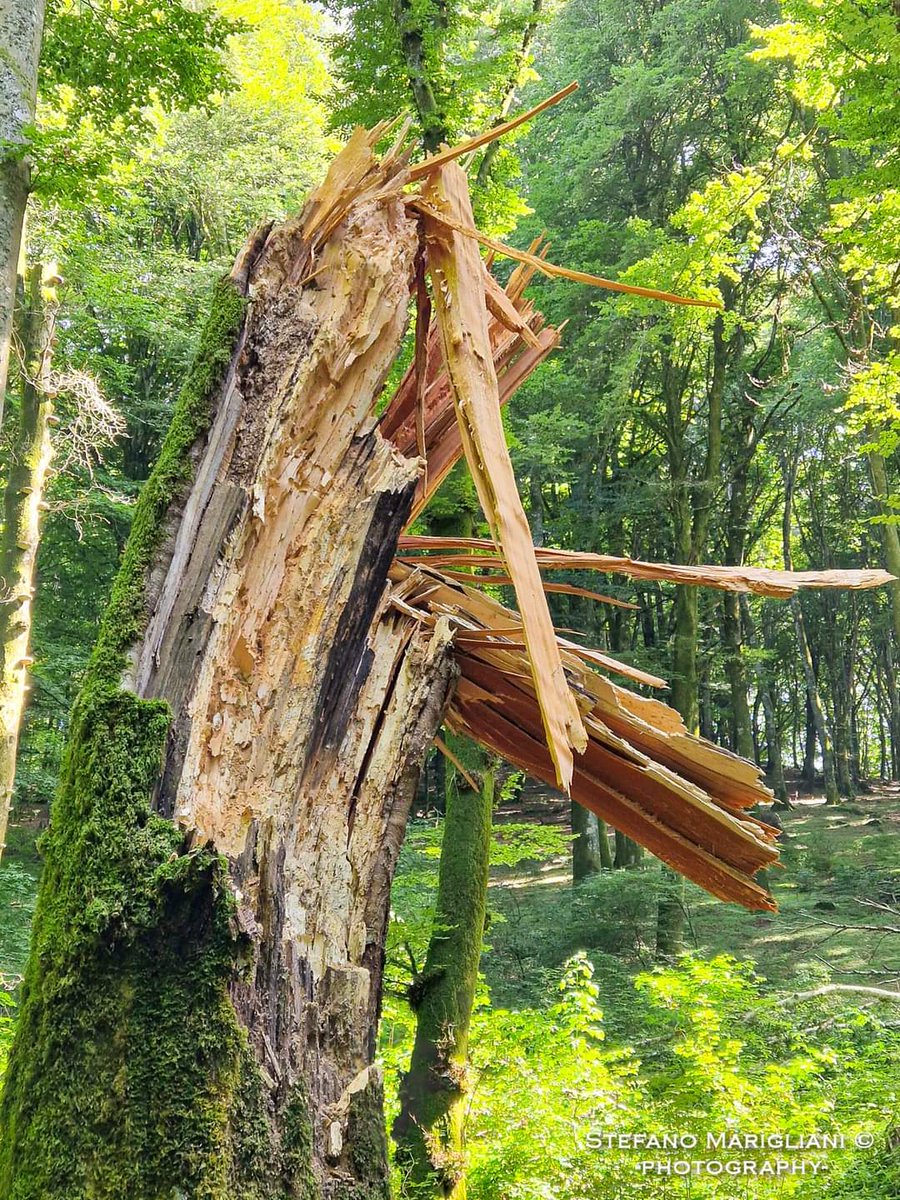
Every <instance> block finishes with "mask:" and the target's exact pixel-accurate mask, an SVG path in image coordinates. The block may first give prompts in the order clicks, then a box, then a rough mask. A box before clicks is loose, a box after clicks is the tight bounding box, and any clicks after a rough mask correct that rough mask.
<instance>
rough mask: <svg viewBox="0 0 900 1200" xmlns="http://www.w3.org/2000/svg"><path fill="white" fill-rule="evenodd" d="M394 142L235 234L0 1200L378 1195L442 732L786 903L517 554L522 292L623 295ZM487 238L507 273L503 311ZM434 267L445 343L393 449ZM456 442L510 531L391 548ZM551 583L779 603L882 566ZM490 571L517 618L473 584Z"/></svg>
mask: <svg viewBox="0 0 900 1200" xmlns="http://www.w3.org/2000/svg"><path fill="white" fill-rule="evenodd" d="M558 98H559V97H554V98H552V99H554V100H555V99H558ZM548 103H549V102H548ZM521 119H523V118H520V119H519V120H521ZM510 124H514V123H510ZM504 128H508V126H506V127H500V129H499V130H497V131H493V132H492V134H491V135H487V136H496V135H497V134H498V133H502V132H503V130H504ZM388 132H389V131H388V128H387V127H385V126H378V127H376V128H375V129H374V130H372V131H371V132H370V133H368V134H366V133H365V132H364V131H362V130H358V131H357V132H356V133H355V134H354V135H353V137H352V138H351V140H350V142H349V143H348V145H347V147H346V148H345V150H344V151H343V152H342V153H341V154H340V155H339V156H338V158H337V159H336V160H335V162H334V163H333V165H332V167H331V170H330V172H329V174H328V177H327V178H326V180H325V182H324V183H323V185H322V186H321V187H320V188H319V190H318V191H317V192H316V193H315V194H314V195H313V196H312V198H311V199H310V201H309V202H308V204H307V206H306V208H305V209H304V212H303V214H302V215H301V216H300V217H299V218H297V219H294V220H291V221H288V222H286V223H284V224H282V225H278V226H274V227H263V228H261V229H260V230H258V231H257V232H256V233H255V234H254V235H253V236H252V237H251V238H250V240H249V242H248V243H247V245H246V247H245V248H244V250H243V251H242V253H241V254H240V256H239V258H238V261H237V263H236V264H235V267H234V269H233V271H232V272H231V274H230V275H229V276H228V277H227V278H225V279H224V280H222V282H221V283H220V285H219V287H218V289H217V291H216V295H215V298H214V303H213V307H212V311H211V314H210V317H209V320H208V322H207V325H206V328H205V331H204V334H203V338H202V340H201V346H200V350H199V353H198V357H197V360H196V362H195V365H194V367H193V368H192V370H191V372H190V374H189V375H188V377H187V379H186V381H185V384H184V388H183V391H182V394H181V398H180V400H179V403H178V406H177V409H176V412H175V414H174V416H173V421H172V425H171V428H170V430H169V433H168V435H167V438H166V441H165V444H164V446H163V450H162V453H161V455H160V458H159V460H158V462H157V465H156V468H155V470H154V473H153V475H152V476H151V478H150V480H149V481H148V483H147V485H146V486H145V488H144V490H143V492H142V495H141V499H140V503H139V506H138V510H137V513H136V516H135V521H134V525H133V528H132V533H131V537H130V540H129V543H128V547H127V550H126V553H125V556H124V559H123V562H122V566H121V569H120V572H119V576H118V578H117V580H116V583H115V586H114V589H113V593H112V598H111V601H110V605H109V608H108V610H107V612H106V615H105V617H104V620H103V623H102V626H101V629H100V632H99V637H98V641H97V645H96V647H95V651H94V655H93V659H92V662H91V666H90V669H89V672H88V676H87V679H86V681H85V684H84V687H83V689H82V691H81V694H80V696H79V698H78V700H77V702H76V705H75V708H74V711H73V714H72V722H71V730H70V738H69V744H68V749H67V752H66V759H65V763H64V768H63V774H62V780H61V786H60V791H59V795H58V798H57V801H56V804H55V806H54V810H53V816H52V823H51V828H50V831H49V833H48V835H47V838H46V839H45V846H44V851H45V857H46V866H45V871H44V876H43V879H42V883H41V892H40V897H39V901H38V911H37V914H36V918H35V929H34V940H33V945H32V953H31V958H30V962H29V965H28V969H27V973H26V978H25V981H24V984H23V988H22V996H21V1010H20V1019H19V1024H18V1028H17V1034H16V1040H15V1043H14V1045H13V1048H12V1051H11V1055H10V1060H9V1067H8V1071H7V1075H6V1077H5V1081H4V1089H3V1095H2V1100H0V1197H3V1200H7V1198H9V1200H13V1198H14V1200H37V1198H38V1197H40V1198H41V1200H62V1198H63V1197H65V1198H66V1200H72V1197H73V1196H85V1197H86V1196H91V1195H116V1196H125V1195H127V1196H129V1197H134V1198H136V1200H139V1198H143V1197H147V1198H148V1200H149V1198H151V1197H152V1198H153V1200H157V1198H161V1197H163V1196H165V1197H169V1196H172V1195H176V1194H177V1195H183V1196H190V1197H201V1196H205V1197H210V1198H212V1197H215V1198H216V1200H219V1198H222V1200H224V1198H226V1197H227V1198H231V1197H235V1198H236V1197H268V1196H272V1197H287V1196H304V1197H310V1198H312V1197H318V1196H321V1197H323V1198H325V1197H349V1196H352V1197H355V1198H357V1200H365V1198H368V1197H372V1196H385V1195H386V1194H387V1162H386V1146H385V1134H384V1119H383V1111H382V1101H381V1083H380V1078H379V1072H378V1068H377V1066H376V1064H375V1062H374V1040H375V1032H376V1028H377V1020H378V1013H379V1005H380V987H381V977H382V970H383V959H384V944H385V927H386V922H387V914H388V902H389V888H390V882H391V875H392V872H393V868H394V865H395V862H396V858H397V854H398V851H399V846H400V841H401V838H402V835H403V829H404V825H405V821H406V815H407V812H408V808H409V804H410V801H411V798H412V793H413V790H414V787H415V783H416V778H417V774H418V769H419V765H420V763H421V761H422V759H423V757H424V754H425V751H426V749H427V748H428V746H429V744H430V742H431V740H432V738H433V736H434V734H435V731H436V729H437V727H438V724H439V722H440V720H441V719H442V717H443V718H444V719H445V720H446V721H447V722H448V723H449V724H450V725H451V726H452V727H453V728H454V729H455V730H456V731H458V732H461V733H465V734H467V735H468V736H470V737H473V738H475V739H476V740H477V741H479V742H481V743H482V744H483V745H485V746H486V747H488V748H489V749H491V750H493V751H495V752H497V753H500V754H503V755H505V756H506V757H507V758H508V759H509V760H510V761H512V762H513V763H514V764H516V765H517V766H519V767H520V768H522V769H526V770H528V771H529V772H531V773H532V774H534V775H536V776H537V777H539V778H543V779H546V780H548V781H551V782H553V783H556V784H558V785H559V786H561V787H564V788H566V789H568V790H570V791H571V794H572V796H573V797H574V798H575V799H578V800H579V801H580V802H581V803H583V804H584V805H585V806H586V807H588V808H590V809H591V810H592V811H594V812H595V813H597V814H598V816H601V817H602V818H603V819H605V820H609V821H610V822H611V823H612V824H613V825H614V827H616V828H617V829H621V830H622V831H623V832H625V833H627V834H628V835H629V836H631V837H633V838H635V839H636V840H639V841H641V842H642V843H643V844H644V845H646V846H647V847H648V848H649V849H651V850H652V851H653V853H655V854H657V855H658V856H659V857H661V858H662V859H663V860H664V861H665V862H667V863H668V864H669V865H670V866H672V867H673V868H674V869H676V870H678V871H679V872H681V873H683V874H685V875H687V876H689V877H690V878H692V879H694V880H696V881H697V882H698V883H700V884H702V885H703V886H705V887H706V888H707V889H708V890H710V891H711V892H712V893H713V894H715V895H717V896H719V897H721V898H722V899H730V900H734V901H737V902H739V903H742V904H744V905H746V906H748V907H751V908H770V907H771V906H772V900H771V897H770V896H769V894H768V892H767V891H766V889H765V888H764V887H762V886H761V885H760V884H759V883H758V882H757V881H756V880H755V878H754V876H755V874H756V872H757V871H759V870H760V869H762V868H764V867H766V866H768V865H769V864H771V863H772V862H773V861H774V860H775V859H776V857H777V851H776V849H775V847H774V841H775V831H774V830H772V829H770V828H769V827H768V826H766V825H765V824H764V823H762V822H760V821H759V820H757V819H755V818H753V817H751V816H749V815H747V813H746V809H747V808H748V807H750V806H751V805H752V804H754V803H756V802H758V801H759V800H760V799H761V798H764V797H765V796H766V795H767V793H766V791H765V789H764V787H763V786H762V784H761V781H760V775H759V772H758V770H757V769H756V768H755V767H754V766H753V765H752V764H750V763H746V762H744V761H742V760H739V759H737V758H735V757H734V756H733V755H731V754H729V753H727V752H725V751H722V750H720V749H718V748H716V747H714V746H713V745H711V744H710V743H707V742H704V741H703V740H702V739H700V738H698V737H695V736H694V735H692V734H691V733H690V732H689V731H688V730H686V728H685V727H684V725H683V723H682V722H681V721H680V719H679V717H678V715H677V713H675V712H674V711H673V710H672V709H669V708H667V707H666V706H665V705H664V704H662V703H660V702H659V701H656V700H650V699H647V698H645V697H642V696H639V695H637V694H636V693H634V692H631V691H629V690H628V689H626V688H624V687H620V686H618V685H616V684H613V683H612V682H611V681H610V680H609V679H608V678H607V677H606V675H605V674H600V673H599V672H598V671H596V670H595V669H594V668H595V667H600V668H601V670H603V671H604V672H612V673H618V674H620V675H624V676H626V677H630V678H632V679H634V680H636V681H637V682H639V683H642V684H645V685H650V686H652V685H654V684H658V683H659V682H661V681H659V680H657V679H654V678H653V677H651V676H648V675H646V673H644V672H640V671H637V670H636V669H635V668H632V667H629V666H627V665H626V664H623V663H620V662H618V661H617V660H615V659H614V658H612V657H610V656H609V655H606V654H603V653H601V652H597V651H591V650H587V649H585V648H583V647H579V646H575V645H574V643H571V642H568V641H567V640H566V639H565V638H564V637H563V636H562V635H560V634H559V633H557V632H556V631H554V629H553V626H552V624H551V622H550V618H549V611H548V608H547V603H546V598H545V596H544V591H543V585H542V577H541V575H540V572H541V571H542V570H547V569H553V568H554V567H556V566H558V565H559V563H560V561H561V558H560V552H557V551H548V550H541V549H538V550H535V549H534V548H533V547H532V545H531V541H530V537H529V535H528V530H527V524H526V523H525V520H524V513H523V511H522V507H521V501H520V500H519V497H518V493H517V491H516V489H515V485H514V482H513V480H512V472H511V467H510V463H509V455H508V451H507V449H506V445H505V441H504V439H503V433H502V426H501V424H500V405H501V403H502V402H503V401H505V400H506V399H508V398H509V396H510V395H511V394H512V393H513V392H514V391H515V388H516V386H517V385H518V384H519V383H520V382H521V381H522V379H523V378H525V377H527V375H528V373H529V372H530V371H531V370H532V369H533V367H534V366H535V365H536V364H537V363H539V362H540V361H541V360H542V359H543V358H544V357H546V355H547V354H548V353H549V352H550V351H551V350H552V349H553V347H554V346H555V345H556V344H558V341H559V332H558V331H557V330H555V329H552V328H550V327H545V326H544V324H543V320H542V318H541V317H540V314H538V313H537V312H536V311H535V310H534V309H533V306H532V305H530V303H529V302H528V301H527V300H526V299H525V298H524V296H523V294H522V289H523V288H524V286H525V284H526V283H527V281H528V278H529V277H530V274H531V273H532V272H533V271H534V270H536V269H541V270H544V271H545V272H548V273H551V274H557V275H560V274H561V275H567V276H569V277H571V278H577V279H581V280H582V282H585V283H587V284H595V285H599V286H605V287H609V286H612V287H619V288H621V287H623V286H625V287H627V286H628V285H618V284H610V283H609V282H608V281H605V280H602V279H598V278H596V277H593V276H590V275H586V274H581V273H578V272H574V273H573V272H570V271H566V270H565V269H564V268H559V267H555V266H551V265H550V264H548V263H547V262H546V261H545V260H544V259H543V258H541V257H539V256H537V255H535V254H532V253H526V252H521V251H513V250H511V249H509V248H506V247H503V246H502V244H498V243H496V242H493V241H492V240H491V239H489V238H484V236H483V235H481V234H480V233H479V232H478V231H477V229H476V228H475V226H474V221H473V219H472V213H471V207H470V204H469V201H468V195H467V192H466V185H465V176H464V174H463V173H462V171H461V170H460V169H459V168H458V167H457V166H456V165H455V164H454V163H453V162H452V160H453V159H454V158H455V157H458V156H459V155H461V154H462V153H468V152H471V150H472V149H475V148H477V147H478V146H479V145H483V144H484V143H485V141H486V138H485V137H483V138H475V139H472V141H470V142H468V143H466V144H464V145H463V146H461V147H458V148H456V149H455V150H453V151H447V152H442V153H439V154H437V155H436V156H434V157H433V158H431V159H428V160H426V161H425V162H424V163H421V164H418V165H416V166H413V167H410V166H409V165H408V160H409V152H408V151H407V150H405V149H404V148H403V144H402V138H401V139H400V140H399V141H398V143H397V144H396V145H395V146H394V147H393V148H392V149H391V150H390V151H388V152H387V153H386V154H385V155H384V157H382V158H377V157H376V156H375V154H374V151H373V147H374V145H375V144H376V143H378V142H379V141H381V140H382V139H383V138H385V137H386V136H387V134H388ZM417 183H421V188H420V189H419V190H416V189H413V190H410V185H411V184H412V185H415V184H417ZM423 239H424V248H425V249H424V255H423V253H422V252H421V251H420V247H421V245H422V242H423ZM479 241H486V242H487V243H488V245H491V246H493V248H494V250H495V251H496V252H498V253H508V254H511V255H512V256H513V257H518V258H519V259H520V260H522V261H521V265H520V267H519V268H517V270H516V271H514V272H513V276H512V277H511V279H510V281H509V283H508V284H507V287H506V289H502V288H501V287H500V285H499V284H498V283H496V281H495V280H494V279H493V277H492V276H491V275H490V273H489V271H488V270H487V268H486V267H485V264H484V262H483V260H482V259H481V258H480V256H479V253H478V249H477V243H478V242H479ZM423 266H424V267H425V268H427V271H428V273H429V275H430V279H431V290H432V295H433V297H434V301H435V310H436V315H435V321H434V322H433V323H432V324H431V326H430V327H429V326H428V325H427V324H425V323H423V324H422V326H421V328H420V336H419V351H420V352H419V355H418V356H417V359H418V361H417V362H414V364H413V366H412V368H411V371H410V373H409V374H408V376H407V378H406V379H405V380H404V382H403V383H402V384H401V386H400V388H399V389H398V391H397V392H396V394H395V395H394V396H393V397H392V398H391V400H390V403H389V405H388V408H387V410H386V412H385V414H384V416H383V418H382V420H381V423H380V424H379V421H378V419H377V418H376V415H375V406H376V401H377V400H378V398H379V396H380V393H381V391H382V387H383V384H384V381H385V378H386V377H387V373H388V370H389V368H390V366H391V364H392V362H393V360H394V358H395V356H396V354H397V353H398V351H399V348H400V344H401V338H402V335H403V331H404V328H405V324H406V318H407V309H408V300H409V297H410V294H411V289H412V288H413V287H414V286H416V282H417V281H420V280H421V276H422V270H423ZM632 290H637V291H639V293H640V294H643V295H648V296H650V295H652V296H656V297H657V298H659V299H663V300H669V301H680V302H683V303H696V302H697V301H694V300H693V299H692V298H679V297H675V296H672V295H667V294H665V293H655V292H652V291H651V290H650V289H646V288H637V289H632ZM438 347H439V352H436V353H431V352H430V350H431V348H435V349H436V350H437V348H438ZM463 453H465V456H466V459H467V461H468V464H469V467H470V470H471V471H472V473H473V477H474V479H475V482H476V485H477V488H478V492H479V497H480V499H481V503H482V506H483V508H484V510H485V516H486V518H487V520H488V522H489V525H490V527H491V531H492V540H491V541H488V542H479V541H478V540H477V539H474V540H473V539H462V540H460V539H456V540H454V539H428V538H424V539H423V538H414V537H409V536H406V535H403V530H404V528H405V526H406V525H407V524H408V522H409V520H410V519H411V518H412V517H413V516H414V515H415V514H416V513H417V512H420V511H421V510H422V508H423V507H424V506H425V504H427V501H428V499H429V497H430V495H431V494H433V490H434V488H435V487H436V486H438V484H439V482H440V480H441V479H442V478H444V477H445V476H446V473H447V471H448V470H449V469H450V468H451V467H452V465H453V464H454V462H456V461H457V460H458V459H459V458H460V457H461V456H462V454H463ZM423 460H424V461H423ZM562 561H564V562H565V563H567V564H570V565H571V566H572V567H573V568H574V569H582V568H587V569H599V570H608V571H613V572H616V571H618V572H624V573H626V574H628V575H630V576H632V577H637V578H649V579H670V580H676V581H678V582H680V583H684V584H691V585H702V584H708V585H710V586H713V587H720V588H726V589H735V588H736V589H738V590H751V591H757V592H761V593H763V594H770V595H790V594H792V592H793V591H794V590H795V589H796V588H797V587H799V586H826V587H832V586H854V587H867V586H872V585H874V584H877V583H880V582H883V581H884V580H885V578H886V577H885V575H884V573H883V572H865V571H859V572H831V573H824V574H815V573H811V574H809V573H808V574H806V575H798V576H793V575H790V574H787V573H784V572H771V571H764V570H753V569H751V568H745V567H741V568H717V567H709V566H676V567H667V566H665V565H662V564H655V563H646V562H636V561H633V560H630V559H621V558H615V557H610V556H602V555H583V556H579V555H573V554H562ZM472 565H475V566H486V567H487V568H488V570H489V574H486V575H478V576H471V577H467V578H470V579H471V583H469V582H463V581H461V580H460V579H459V571H458V570H456V569H455V567H458V566H472ZM442 567H446V568H447V569H448V573H447V574H444V573H442ZM498 579H499V580H500V581H503V582H509V583H511V584H512V585H513V586H514V588H515V591H516V596H517V601H518V606H519V611H518V612H514V611H512V610H510V609H507V608H505V607H503V606H502V605H500V604H499V603H498V602H497V601H496V600H494V599H493V598H492V597H491V596H490V595H488V594H486V593H485V592H483V591H482V590H480V589H481V587H484V586H485V585H487V586H488V587H491V586H494V585H495V584H496V583H497V581H498ZM547 586H548V587H552V586H553V585H551V584H548V585H547Z"/></svg>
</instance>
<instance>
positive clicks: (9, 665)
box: [0, 266, 59, 856]
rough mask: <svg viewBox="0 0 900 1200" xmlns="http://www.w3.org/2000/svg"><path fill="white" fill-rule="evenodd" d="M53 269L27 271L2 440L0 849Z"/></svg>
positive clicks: (18, 683)
mask: <svg viewBox="0 0 900 1200" xmlns="http://www.w3.org/2000/svg"><path fill="white" fill-rule="evenodd" d="M57 282H58V281H57V279H56V271H55V269H54V268H48V269H47V270H46V271H45V270H44V269H42V268H41V267H40V266H35V267H33V268H32V269H31V270H30V271H29V273H28V280H27V303H26V308H25V310H24V312H23V314H22V315H23V319H22V322H21V329H22V359H23V363H22V366H23V369H22V372H21V376H22V384H21V400H20V405H19V409H18V412H15V413H9V414H8V416H9V417H10V418H11V419H14V420H15V429H14V431H13V434H12V437H11V439H10V449H9V456H10V461H9V469H8V473H7V479H6V488H5V491H4V496H3V533H2V538H0V856H2V853H3V846H4V842H5V838H6V826H7V820H8V818H9V809H10V804H11V802H12V793H13V784H14V783H15V778H16V750H17V747H18V743H19V727H20V725H21V722H22V708H23V705H24V703H25V692H26V689H27V682H28V666H29V663H30V662H31V659H30V657H29V642H30V639H31V598H32V595H33V593H34V568H35V562H36V559H37V551H38V544H39V541H40V520H41V503H42V499H43V495H44V486H45V483H46V480H47V474H48V471H49V468H50V459H51V457H52V453H53V448H52V445H51V442H50V419H51V415H52V409H53V404H52V400H51V396H50V362H51V357H52V354H53V331H54V325H55V322H56V312H57V309H58V307H59V305H58V301H57V298H56V291H55V284H56V283H57Z"/></svg>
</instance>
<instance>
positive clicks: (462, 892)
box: [393, 771, 494, 1200]
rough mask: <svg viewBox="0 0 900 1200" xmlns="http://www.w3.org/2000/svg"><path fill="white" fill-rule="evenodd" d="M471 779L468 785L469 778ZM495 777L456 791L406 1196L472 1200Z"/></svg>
mask: <svg viewBox="0 0 900 1200" xmlns="http://www.w3.org/2000/svg"><path fill="white" fill-rule="evenodd" d="M462 782H463V781H462V780H460V783H461V784H462ZM493 799H494V796H493V773H492V772H490V771H489V772H487V773H486V775H485V779H484V785H483V787H482V789H481V791H474V790H472V789H470V788H466V787H465V786H460V788H459V789H458V790H456V789H454V790H453V792H452V793H451V794H448V797H447V815H446V818H445V822H444V839H443V848H442V851H441V865H440V872H439V877H438V893H437V903H436V906H435V913H434V932H433V933H432V936H431V940H430V942H429V945H428V952H427V954H426V957H425V966H424V967H423V969H422V971H421V973H420V975H419V976H418V978H417V979H416V980H415V982H414V984H413V987H412V991H411V996H410V1000H411V1002H412V1003H413V1005H414V1007H415V1009H416V1040H415V1045H414V1047H413V1053H412V1058H411V1060H410V1067H409V1071H408V1072H407V1074H406V1075H405V1076H404V1079H403V1083H402V1085H401V1103H402V1107H401V1111H400V1115H399V1116H398V1118H397V1120H396V1122H395V1124H394V1131H393V1132H394V1138H395V1140H396V1142H397V1164H398V1166H399V1168H400V1174H401V1179H402V1180H403V1194H404V1196H407V1197H410V1198H411V1200H412V1198H416V1200H432V1198H435V1197H452V1198H453V1200H464V1197H465V1176H464V1170H463V1167H464V1160H463V1145H464V1143H463V1120H464V1116H465V1104H466V1098H467V1091H468V1088H467V1079H466V1068H467V1058H468V1044H469V1024H470V1022H471V1018H472V1004H473V1002H474V999H475V986H476V983H477V981H478V963H479V961H480V959H481V943H482V939H483V937H484V916H485V908H486V903H487V880H488V858H489V854H490V845H491V814H492V809H493Z"/></svg>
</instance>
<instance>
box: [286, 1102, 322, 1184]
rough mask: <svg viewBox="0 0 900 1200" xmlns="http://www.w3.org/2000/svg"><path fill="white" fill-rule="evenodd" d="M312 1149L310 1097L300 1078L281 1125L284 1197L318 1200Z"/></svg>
mask: <svg viewBox="0 0 900 1200" xmlns="http://www.w3.org/2000/svg"><path fill="white" fill-rule="evenodd" d="M312 1146H313V1133H312V1117H311V1114H310V1111H309V1095H308V1093H307V1090H306V1085H305V1083H304V1082H303V1080H302V1079H300V1080H298V1081H297V1083H295V1084H294V1087H293V1091H292V1092H291V1098H290V1100H289V1101H288V1104H287V1107H286V1108H285V1111H284V1116H283V1118H282V1124H281V1169H282V1174H283V1178H284V1183H285V1187H286V1189H287V1195H288V1196H291V1197H296V1200H318V1195H319V1188H318V1184H317V1183H316V1180H315V1176H314V1175H313V1171H312Z"/></svg>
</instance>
